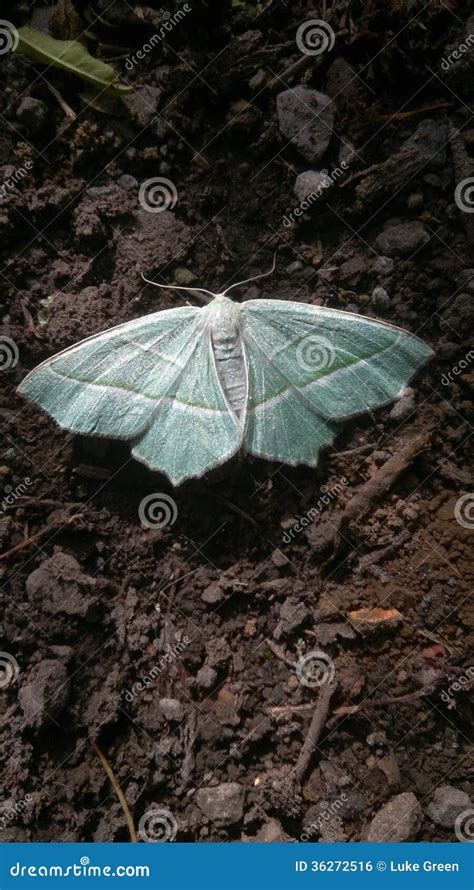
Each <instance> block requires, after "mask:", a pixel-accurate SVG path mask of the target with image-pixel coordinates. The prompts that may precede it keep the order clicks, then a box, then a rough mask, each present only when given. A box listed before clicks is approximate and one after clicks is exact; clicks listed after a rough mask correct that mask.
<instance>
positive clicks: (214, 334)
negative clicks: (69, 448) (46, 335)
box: [19, 270, 432, 485]
mask: <svg viewBox="0 0 474 890" xmlns="http://www.w3.org/2000/svg"><path fill="white" fill-rule="evenodd" d="M272 271H273V270H272ZM265 274H269V273H265ZM143 277H144V276H143ZM255 277H256V278H261V277H263V276H262V275H258V276H255ZM144 280H145V281H148V279H146V278H145V279H144ZM251 280H255V278H252V279H247V281H244V282H239V285H242V284H246V283H247V282H248V281H251ZM148 283H150V284H155V283H156V282H152V281H149V282H148ZM158 286H159V287H173V286H172V285H158ZM237 286H238V285H237V284H233V285H231V286H230V287H228V288H227V289H226V290H225V291H223V292H222V293H217V294H214V293H212V292H211V291H207V290H205V289H203V288H183V287H176V288H175V289H176V290H186V291H200V292H201V293H205V294H207V295H208V296H210V297H211V298H212V299H211V300H210V302H208V303H207V304H206V305H204V306H199V307H193V306H190V305H187V306H182V307H179V308H176V309H166V310H162V311H159V312H154V313H153V314H151V315H146V316H143V317H141V318H137V319H135V320H133V321H129V322H126V323H125V324H121V325H118V326H117V327H114V328H111V329H109V330H106V331H104V332H103V333H100V334H96V335H94V336H92V337H88V338H87V339H86V340H83V341H82V342H80V343H78V344H76V345H75V346H72V347H70V348H68V349H65V350H64V351H63V352H60V353H58V354H57V355H55V356H53V357H52V358H49V359H47V360H46V361H45V362H43V363H42V364H41V365H39V366H38V367H37V368H35V370H33V371H31V373H30V374H28V376H27V377H26V378H25V379H24V380H23V382H22V383H21V385H20V387H19V393H20V395H22V396H27V397H28V398H29V399H32V400H33V401H34V402H37V403H38V404H39V405H40V406H41V407H42V408H43V409H44V410H45V411H46V412H47V413H48V414H49V415H50V416H51V417H52V418H54V420H55V421H56V422H57V423H58V424H59V425H60V426H61V427H63V428H64V429H66V430H70V431H72V432H75V433H82V434H84V435H88V436H106V437H108V438H114V439H121V440H124V441H126V442H130V444H131V446H132V454H133V456H134V457H135V458H137V459H138V460H139V461H141V462H142V463H144V464H146V466H147V467H149V468H150V469H151V470H157V471H159V472H160V473H164V474H165V475H166V476H168V478H169V479H170V481H171V483H172V484H173V485H179V484H180V483H182V482H184V480H186V479H189V478H192V477H198V478H199V477H201V476H203V474H205V473H206V472H208V471H209V470H212V469H213V468H214V467H217V466H220V465H221V464H223V463H225V462H226V461H228V460H229V459H230V458H231V457H233V455H235V454H237V453H238V452H244V453H247V454H252V455H256V456H258V457H261V458H266V459H267V460H271V461H279V462H281V463H282V464H290V465H291V466H294V465H297V464H307V465H308V466H311V467H315V466H316V464H317V462H318V457H319V453H320V450H321V448H323V447H324V446H327V445H329V444H331V443H332V442H333V440H334V437H335V435H336V433H337V432H338V425H337V423H338V422H339V421H343V420H347V419H348V418H350V417H353V416H354V415H357V414H361V413H363V412H366V411H370V410H372V409H375V408H378V407H380V406H382V405H386V404H388V403H390V402H392V401H393V400H394V399H396V398H397V397H399V396H400V394H401V393H402V391H403V389H404V387H405V386H406V384H407V383H408V381H409V380H410V378H411V377H412V375H413V374H414V373H415V372H416V371H417V370H418V368H419V367H420V366H421V365H422V364H423V363H424V362H425V361H426V360H427V359H428V358H429V357H430V356H431V355H432V350H431V349H430V348H429V347H428V346H426V345H425V343H424V342H423V341H422V340H420V339H419V338H418V337H416V336H415V335H413V334H410V333H408V332H406V331H404V330H402V329H401V328H398V327H395V326H393V325H391V324H387V323H385V322H381V321H374V320H373V319H371V318H364V317H362V316H360V315H357V314H354V313H351V312H342V311H339V310H336V309H328V308H323V307H320V306H311V305H308V304H304V303H297V302H292V301H287V300H267V299H256V300H248V301H246V302H243V303H236V302H234V301H233V300H232V299H231V298H230V297H228V296H227V294H228V293H229V291H230V290H231V289H232V288H233V287H237Z"/></svg>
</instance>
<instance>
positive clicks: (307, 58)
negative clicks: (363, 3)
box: [267, 28, 349, 90]
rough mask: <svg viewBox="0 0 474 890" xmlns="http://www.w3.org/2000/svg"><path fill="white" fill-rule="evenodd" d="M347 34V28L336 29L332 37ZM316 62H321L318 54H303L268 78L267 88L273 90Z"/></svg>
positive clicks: (318, 63)
mask: <svg viewBox="0 0 474 890" xmlns="http://www.w3.org/2000/svg"><path fill="white" fill-rule="evenodd" d="M347 34H349V31H348V30H347V28H343V29H342V30H341V31H337V32H336V34H335V35H334V37H346V36H347ZM316 64H317V65H320V64H321V57H320V56H319V55H314V54H312V53H308V55H303V56H301V57H300V58H299V59H297V60H296V62H292V64H291V65H288V67H287V68H285V69H284V70H283V71H282V72H281V73H279V74H277V75H276V76H275V77H273V78H272V79H271V80H269V81H268V83H267V87H268V89H269V90H274V89H276V87H277V86H278V85H281V83H282V82H286V81H287V80H288V79H289V78H290V77H293V76H294V75H295V74H301V72H302V71H305V70H306V68H309V66H310V65H316Z"/></svg>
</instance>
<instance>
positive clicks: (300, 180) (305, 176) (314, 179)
mask: <svg viewBox="0 0 474 890" xmlns="http://www.w3.org/2000/svg"><path fill="white" fill-rule="evenodd" d="M332 185H333V182H332V180H331V179H329V177H328V174H327V171H326V170H306V171H305V172H304V173H300V174H299V176H297V177H296V182H295V187H294V192H295V195H296V197H297V198H298V201H300V202H301V203H302V204H304V203H306V204H308V208H306V207H304V208H303V209H304V210H306V209H309V207H310V206H311V204H313V203H315V202H317V201H319V200H320V199H321V198H323V197H324V195H325V193H326V192H328V191H329V189H330V187H331V186H332Z"/></svg>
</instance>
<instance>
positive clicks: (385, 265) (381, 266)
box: [372, 256, 395, 275]
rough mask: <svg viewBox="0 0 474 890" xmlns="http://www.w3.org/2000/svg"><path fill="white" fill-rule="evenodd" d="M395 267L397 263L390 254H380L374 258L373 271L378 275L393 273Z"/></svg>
mask: <svg viewBox="0 0 474 890" xmlns="http://www.w3.org/2000/svg"><path fill="white" fill-rule="evenodd" d="M394 268H395V263H394V262H393V260H392V259H391V257H389V256H378V257H377V259H376V260H374V263H373V266H372V271H373V272H375V273H376V274H377V275H391V274H392V272H393V270H394Z"/></svg>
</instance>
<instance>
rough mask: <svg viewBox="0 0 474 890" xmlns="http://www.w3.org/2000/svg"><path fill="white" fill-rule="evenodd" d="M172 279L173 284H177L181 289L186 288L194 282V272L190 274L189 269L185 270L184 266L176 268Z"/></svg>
mask: <svg viewBox="0 0 474 890" xmlns="http://www.w3.org/2000/svg"><path fill="white" fill-rule="evenodd" d="M173 277H174V281H175V284H179V285H180V286H181V287H188V285H191V284H194V283H195V281H196V276H195V274H194V272H191V269H186V266H178V268H177V269H175V272H174V276H173Z"/></svg>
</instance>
